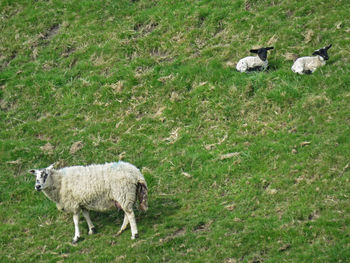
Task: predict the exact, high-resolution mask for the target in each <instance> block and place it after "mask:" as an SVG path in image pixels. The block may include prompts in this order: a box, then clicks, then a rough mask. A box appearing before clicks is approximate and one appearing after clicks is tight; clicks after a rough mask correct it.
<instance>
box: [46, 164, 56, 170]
mask: <svg viewBox="0 0 350 263" xmlns="http://www.w3.org/2000/svg"><path fill="white" fill-rule="evenodd" d="M54 165H55V163H53V164H51V165H50V166H49V167H47V168H46V169H47V170H51V169H53V167H54Z"/></svg>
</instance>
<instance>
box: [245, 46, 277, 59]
mask: <svg viewBox="0 0 350 263" xmlns="http://www.w3.org/2000/svg"><path fill="white" fill-rule="evenodd" d="M270 49H273V47H266V48H265V47H263V48H259V49H251V50H250V52H252V53H256V54H258V56H259V58H260V59H261V60H262V61H266V59H267V51H268V50H270Z"/></svg>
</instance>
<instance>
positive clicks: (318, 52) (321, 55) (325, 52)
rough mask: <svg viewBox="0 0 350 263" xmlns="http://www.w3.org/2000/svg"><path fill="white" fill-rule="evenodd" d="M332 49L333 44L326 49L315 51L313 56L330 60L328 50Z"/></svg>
mask: <svg viewBox="0 0 350 263" xmlns="http://www.w3.org/2000/svg"><path fill="white" fill-rule="evenodd" d="M331 47H332V44H330V45H329V46H326V47H323V48H320V49H317V50H315V52H314V53H312V55H314V56H315V55H318V56H320V57H322V58H323V59H324V60H328V59H329V57H328V53H327V51H328V49H330V48H331Z"/></svg>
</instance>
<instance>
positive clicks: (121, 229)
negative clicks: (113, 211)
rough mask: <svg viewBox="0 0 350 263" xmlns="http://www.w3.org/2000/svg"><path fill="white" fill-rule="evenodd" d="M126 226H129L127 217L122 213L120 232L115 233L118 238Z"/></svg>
mask: <svg viewBox="0 0 350 263" xmlns="http://www.w3.org/2000/svg"><path fill="white" fill-rule="evenodd" d="M128 224H129V219H128V216H127V215H126V213H124V221H123V224H122V227H121V228H120V230H119V231H118V233H117V236H119V235H120V234H121V233H123V231H124V230H125V229H126V227H127V226H128Z"/></svg>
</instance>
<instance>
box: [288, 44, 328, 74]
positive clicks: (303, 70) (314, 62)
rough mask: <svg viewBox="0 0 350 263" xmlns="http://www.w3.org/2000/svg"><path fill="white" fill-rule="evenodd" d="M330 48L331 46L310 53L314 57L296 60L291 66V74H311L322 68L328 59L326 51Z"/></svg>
mask: <svg viewBox="0 0 350 263" xmlns="http://www.w3.org/2000/svg"><path fill="white" fill-rule="evenodd" d="M331 46H332V44H330V45H329V46H326V47H323V48H320V49H318V50H316V51H315V52H314V53H312V55H313V56H314V57H301V58H298V59H297V60H296V61H295V62H294V64H293V66H292V70H293V72H295V73H298V74H311V73H313V72H314V71H315V70H316V69H317V68H318V67H321V66H324V65H325V64H326V60H328V59H329V57H328V53H327V51H328V49H330V48H331Z"/></svg>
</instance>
